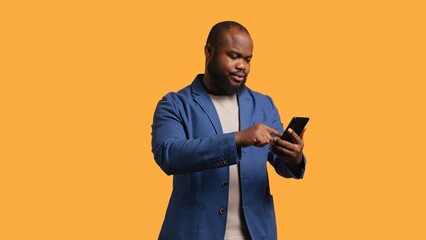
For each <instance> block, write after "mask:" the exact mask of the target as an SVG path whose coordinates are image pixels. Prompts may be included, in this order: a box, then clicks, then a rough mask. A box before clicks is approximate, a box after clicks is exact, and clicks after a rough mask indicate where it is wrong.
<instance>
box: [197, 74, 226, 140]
mask: <svg viewBox="0 0 426 240" xmlns="http://www.w3.org/2000/svg"><path fill="white" fill-rule="evenodd" d="M202 78H203V76H202V75H198V76H197V77H196V78H195V79H194V81H193V82H192V84H191V87H192V97H193V98H194V101H195V102H196V103H197V104H198V105H199V106H200V107H201V109H203V111H204V112H205V113H206V115H207V116H208V118H209V120H210V122H211V123H212V125H213V127H214V129H215V131H216V133H217V134H220V133H223V130H222V125H221V124H220V119H219V116H218V115H217V112H216V108H215V107H214V105H213V102H212V100H211V98H210V96H209V94H208V92H207V91H206V89H205V88H204V86H203V84H202V83H201V79H202Z"/></svg>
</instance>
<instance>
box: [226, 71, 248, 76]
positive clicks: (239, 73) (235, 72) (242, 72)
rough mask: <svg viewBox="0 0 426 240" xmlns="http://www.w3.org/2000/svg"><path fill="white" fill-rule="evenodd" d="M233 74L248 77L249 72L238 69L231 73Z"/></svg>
mask: <svg viewBox="0 0 426 240" xmlns="http://www.w3.org/2000/svg"><path fill="white" fill-rule="evenodd" d="M230 74H231V75H235V76H239V77H247V73H246V72H245V71H244V70H238V71H234V72H231V73H230Z"/></svg>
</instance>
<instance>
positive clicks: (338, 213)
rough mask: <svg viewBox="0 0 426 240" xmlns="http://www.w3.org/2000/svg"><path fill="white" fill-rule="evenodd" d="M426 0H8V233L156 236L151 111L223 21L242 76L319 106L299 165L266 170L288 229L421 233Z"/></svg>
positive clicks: (280, 96)
mask: <svg viewBox="0 0 426 240" xmlns="http://www.w3.org/2000/svg"><path fill="white" fill-rule="evenodd" d="M425 11H426V8H425V4H424V3H423V1H410V0H406V1H365V0H361V1H331V0H324V1H312V0H308V1H261V2H259V1H252V2H250V1H245V2H232V1H222V0H218V1H210V2H206V3H201V2H200V1H157V3H153V2H149V3H148V2H147V3H143V1H6V2H5V1H3V2H2V3H1V4H0V34H1V37H0V42H1V44H0V61H1V62H0V80H1V81H0V104H1V105H0V107H1V108H0V114H1V117H0V122H1V124H0V140H1V142H0V160H1V162H0V164H1V165H0V202H1V203H0V239H5V240H6V239H7V240H8V239H156V238H157V236H158V232H159V230H160V227H161V223H162V219H163V217H164V214H165V210H166V206H167V202H168V198H169V194H170V191H171V183H172V177H167V176H166V175H165V174H164V173H162V172H161V170H160V169H159V167H158V166H157V165H156V164H155V162H154V160H153V156H152V153H151V151H150V140H151V136H150V134H151V123H152V115H153V111H154V108H155V106H156V103H157V101H158V100H159V99H160V98H161V97H162V96H163V95H165V94H166V93H167V92H169V91H177V90H179V89H181V88H182V87H184V86H186V85H188V84H189V83H190V82H191V81H192V79H193V78H194V77H195V75H196V74H197V73H200V72H202V71H203V70H204V55H203V46H204V42H205V39H206V37H207V34H208V31H209V30H210V28H211V27H212V25H213V24H215V23H216V22H218V21H222V20H228V19H232V20H236V21H238V22H241V23H242V24H243V25H245V26H246V27H247V28H248V29H249V31H250V33H251V35H252V38H253V40H254V44H255V48H254V58H253V61H252V72H251V75H250V77H249V80H248V85H249V86H250V87H251V88H253V89H255V90H258V91H260V92H263V93H265V94H268V95H270V96H271V97H273V99H274V101H275V103H276V105H277V107H278V109H279V110H280V113H281V117H282V121H283V122H284V124H287V123H288V121H289V120H290V118H291V117H292V116H293V115H306V116H309V117H311V121H310V123H309V125H308V130H307V132H306V134H305V142H306V146H305V153H306V155H307V156H308V166H307V171H306V176H305V179H304V180H302V181H295V180H287V179H283V178H280V177H278V176H277V175H276V174H272V173H270V178H271V185H272V186H271V191H272V193H273V194H274V197H275V203H276V215H277V220H278V226H279V229H278V234H279V237H280V239H298V240H301V239H426V233H425V231H424V224H425V220H426V219H425V216H426V207H425V202H426V199H425V198H426V197H425V194H424V189H425V183H426V178H425V174H424V171H425V166H426V163H425V160H426V158H425V153H424V149H422V147H423V145H424V135H425V133H426V131H425V130H426V128H425V124H424V123H425V121H426V119H425V114H424V111H425V110H424V108H425V106H424V105H425V102H426V101H425V100H426V99H425V90H426V88H425V83H424V82H425V80H426V71H425V70H426V69H425V66H426V57H425V56H426V48H425V42H426V39H425V27H426V26H425V25H426V24H425V23H426V18H425V16H426V15H425Z"/></svg>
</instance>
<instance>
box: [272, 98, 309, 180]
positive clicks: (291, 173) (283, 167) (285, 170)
mask: <svg viewBox="0 0 426 240" xmlns="http://www.w3.org/2000/svg"><path fill="white" fill-rule="evenodd" d="M268 98H269V101H270V103H271V105H272V124H273V126H272V127H273V128H274V129H277V130H278V131H280V132H283V131H284V128H283V124H282V122H281V119H280V115H279V113H278V110H277V108H276V107H275V105H274V103H273V101H272V99H271V98H270V97H268ZM268 161H269V163H271V165H272V166H274V169H275V171H276V172H277V173H278V174H279V175H280V176H282V177H285V178H295V179H302V178H303V176H304V174H305V166H306V158H305V155H302V163H301V164H300V165H299V166H298V167H297V168H290V167H289V166H287V164H286V163H285V161H284V160H283V159H281V158H279V157H278V156H277V155H275V154H273V153H272V152H269V153H268Z"/></svg>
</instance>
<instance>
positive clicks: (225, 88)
mask: <svg viewBox="0 0 426 240" xmlns="http://www.w3.org/2000/svg"><path fill="white" fill-rule="evenodd" d="M207 70H208V71H209V74H210V76H211V78H212V80H213V82H212V84H213V85H214V86H215V88H216V89H217V90H219V92H221V93H224V94H226V95H232V94H234V93H237V92H240V91H241V90H243V89H244V88H245V87H246V81H247V74H246V76H245V77H244V80H243V82H242V83H241V84H240V85H239V86H232V85H231V83H230V80H229V78H230V77H231V76H230V75H231V74H235V73H238V71H235V72H231V73H230V74H225V73H224V72H223V71H222V70H221V69H220V68H219V66H218V64H217V59H216V57H214V58H213V59H212V61H211V62H210V63H209V64H208V65H207Z"/></svg>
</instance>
